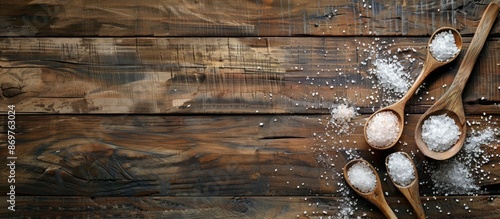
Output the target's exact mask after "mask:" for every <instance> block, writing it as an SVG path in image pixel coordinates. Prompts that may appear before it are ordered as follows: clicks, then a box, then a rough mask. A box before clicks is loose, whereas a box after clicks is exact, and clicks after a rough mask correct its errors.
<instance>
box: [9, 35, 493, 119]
mask: <svg viewBox="0 0 500 219" xmlns="http://www.w3.org/2000/svg"><path fill="white" fill-rule="evenodd" d="M427 41H428V38H425V37H422V38H396V39H394V38H372V37H366V38H364V37H353V38H302V37H301V38H5V39H0V51H1V52H0V66H1V67H2V68H1V69H0V71H1V73H2V74H0V81H1V88H2V95H1V96H0V97H1V98H0V103H2V104H6V105H7V104H15V105H16V107H17V110H18V112H19V113H61V114H63V113H78V114H87V113H92V114H95V113H138V114H146V113H148V114H149V113H256V112H260V113H327V112H328V108H329V107H331V106H332V105H335V104H338V103H339V102H343V99H344V98H346V100H347V102H350V103H352V104H353V105H355V106H357V107H360V108H361V109H360V111H361V112H363V113H371V112H373V109H377V108H380V107H381V106H384V105H385V104H387V103H384V102H383V101H382V99H388V98H389V97H391V96H390V95H387V94H383V91H381V90H378V89H376V88H373V85H374V83H375V84H377V82H376V78H374V77H373V76H372V75H371V74H370V73H369V70H370V69H372V68H373V66H372V65H371V61H372V60H373V59H374V58H375V56H376V54H378V53H381V52H380V51H379V52H373V51H375V49H374V48H373V47H374V45H375V44H376V45H379V46H380V47H381V50H383V51H385V52H387V51H394V52H393V54H394V55H396V56H399V57H400V59H401V62H402V63H403V65H404V66H405V68H407V69H408V71H409V72H411V74H412V77H413V78H416V74H418V73H419V72H420V69H421V64H422V62H423V60H424V59H425V54H426V51H425V45H426V44H427ZM469 41H470V38H464V42H465V43H464V50H466V49H467V48H468V43H469ZM499 47H500V42H499V41H498V38H490V39H489V40H488V41H487V43H486V45H485V48H484V49H483V52H482V53H481V54H480V57H481V58H480V59H479V61H478V63H477V64H476V67H475V68H474V69H473V72H472V76H471V80H470V82H469V83H468V85H467V86H466V88H465V92H464V96H463V98H464V104H465V109H466V112H467V113H475V114H480V113H483V112H486V113H497V112H500V108H499V107H498V105H494V104H496V103H500V90H499V89H498V88H497V87H498V86H497V85H498V82H499V81H500V65H498V64H495V63H496V62H497V60H498V54H497V52H496V51H499V50H500V48H499ZM405 48H413V49H414V51H413V50H411V49H410V50H408V49H405ZM398 49H399V50H398ZM397 51H399V52H397ZM462 58H463V53H462V55H460V56H459V57H458V58H457V60H456V61H455V62H452V63H450V64H449V65H447V66H445V67H443V68H441V69H438V70H436V72H434V73H432V74H431V75H430V76H429V78H428V79H427V86H426V87H425V88H426V90H425V92H421V95H420V96H417V97H414V98H413V99H412V100H410V103H409V105H410V106H409V107H408V111H407V112H410V113H422V112H424V111H425V110H426V109H427V108H428V107H429V106H430V105H431V104H432V103H433V102H434V101H433V100H432V98H435V99H438V97H440V96H441V95H442V94H443V93H444V92H445V91H446V90H447V87H446V86H445V85H446V84H451V81H452V80H453V77H454V74H455V73H456V71H457V68H458V65H459V64H458V63H460V62H461V61H462ZM411 60H415V61H413V62H412V61H411ZM364 63H366V64H364ZM443 84H444V86H443ZM370 96H371V97H373V98H374V99H368V97H370ZM392 98H397V97H392ZM0 110H4V109H0Z"/></svg>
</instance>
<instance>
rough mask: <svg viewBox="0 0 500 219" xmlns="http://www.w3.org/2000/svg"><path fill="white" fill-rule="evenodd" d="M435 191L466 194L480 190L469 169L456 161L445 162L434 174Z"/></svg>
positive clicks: (432, 177) (432, 176)
mask: <svg viewBox="0 0 500 219" xmlns="http://www.w3.org/2000/svg"><path fill="white" fill-rule="evenodd" d="M431 179H432V182H433V183H434V189H436V190H438V191H447V192H449V193H452V194H466V193H468V192H471V191H474V190H478V189H479V187H478V186H477V185H475V183H474V178H473V176H472V173H471V172H470V170H469V168H467V166H465V165H464V164H463V163H461V162H459V161H458V160H456V159H453V160H451V161H447V162H444V163H443V164H441V165H440V166H439V168H438V169H436V170H435V171H434V172H432V175H431Z"/></svg>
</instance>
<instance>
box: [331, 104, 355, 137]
mask: <svg viewBox="0 0 500 219" xmlns="http://www.w3.org/2000/svg"><path fill="white" fill-rule="evenodd" d="M330 113H331V115H332V118H331V119H330V124H331V125H332V126H333V127H336V128H338V129H339V130H338V132H339V134H340V133H347V132H348V131H349V124H350V123H351V120H352V119H353V118H354V117H356V115H357V112H356V109H355V108H354V107H352V106H348V105H347V104H339V105H338V106H337V107H334V108H332V110H331V111H330Z"/></svg>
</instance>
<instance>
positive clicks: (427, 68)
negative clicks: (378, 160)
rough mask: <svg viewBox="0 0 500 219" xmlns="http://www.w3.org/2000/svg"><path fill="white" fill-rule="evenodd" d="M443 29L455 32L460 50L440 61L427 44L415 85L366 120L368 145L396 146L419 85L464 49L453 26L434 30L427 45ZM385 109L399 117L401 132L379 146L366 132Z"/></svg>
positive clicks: (382, 148) (386, 147)
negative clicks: (372, 120)
mask: <svg viewBox="0 0 500 219" xmlns="http://www.w3.org/2000/svg"><path fill="white" fill-rule="evenodd" d="M443 31H451V33H452V34H453V36H454V38H455V44H456V45H457V47H458V52H457V53H456V54H455V55H454V56H453V57H451V58H449V59H448V60H445V61H439V60H437V59H436V58H434V56H432V54H431V52H430V47H429V46H427V55H426V56H427V57H426V59H425V62H424V66H423V67H422V72H421V73H420V75H419V76H418V77H417V79H416V80H415V83H413V85H412V86H411V87H410V88H409V89H408V91H407V92H406V94H405V95H404V96H403V97H402V98H401V99H400V100H399V101H398V102H396V103H394V104H392V105H390V106H387V107H384V108H382V109H379V110H378V111H377V112H375V113H373V114H372V115H371V116H370V117H369V118H368V120H366V123H365V127H364V134H365V140H366V142H367V143H368V145H370V146H371V147H373V148H375V149H380V150H384V149H389V148H391V147H392V146H394V145H395V144H396V143H397V142H398V140H399V138H400V137H401V133H403V127H404V110H405V105H406V102H408V100H409V99H410V98H411V97H412V96H413V95H414V94H415V91H416V90H417V89H418V87H419V86H420V84H422V82H423V81H424V79H425V78H426V77H427V76H428V75H429V74H430V73H431V72H432V71H434V70H435V69H437V68H439V67H441V66H443V65H446V64H448V63H450V62H452V61H453V60H455V58H456V57H457V56H458V54H460V51H461V50H462V37H461V36H460V33H458V31H457V30H456V29H454V28H451V27H442V28H439V29H437V30H436V31H435V32H434V34H432V36H431V38H430V39H429V43H428V44H427V45H430V43H431V42H432V40H433V39H434V37H435V36H436V35H437V34H438V33H441V32H443ZM383 111H391V112H393V113H394V114H395V115H396V116H397V117H398V121H399V134H398V137H397V138H396V139H394V141H393V142H392V143H390V144H389V145H386V146H384V147H377V146H375V145H371V144H370V142H369V141H368V137H367V136H368V135H367V134H366V129H367V127H368V123H369V122H370V120H371V119H372V118H373V117H374V116H375V115H376V114H377V113H380V112H383Z"/></svg>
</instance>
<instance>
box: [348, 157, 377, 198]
mask: <svg viewBox="0 0 500 219" xmlns="http://www.w3.org/2000/svg"><path fill="white" fill-rule="evenodd" d="M347 177H348V178H349V181H350V182H351V184H352V185H353V186H354V187H356V188H357V189H358V190H359V191H361V192H364V193H366V192H371V191H373V190H375V185H376V184H377V178H376V177H375V174H374V173H373V171H372V169H370V167H368V165H366V164H365V163H363V162H357V163H355V164H353V165H352V166H351V167H350V168H349V170H347Z"/></svg>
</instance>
